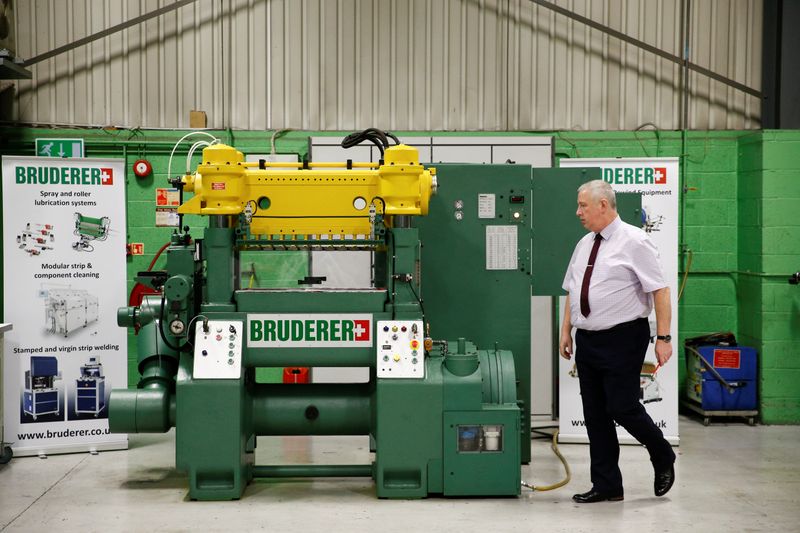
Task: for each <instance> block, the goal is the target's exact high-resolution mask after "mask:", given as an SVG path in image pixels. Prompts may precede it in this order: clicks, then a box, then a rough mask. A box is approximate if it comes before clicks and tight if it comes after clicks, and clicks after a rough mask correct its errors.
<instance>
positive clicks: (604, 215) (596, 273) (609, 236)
mask: <svg viewBox="0 0 800 533" xmlns="http://www.w3.org/2000/svg"><path fill="white" fill-rule="evenodd" d="M576 215H577V216H578V218H580V220H581V223H582V224H583V226H584V227H585V228H586V229H587V230H589V231H590V232H591V233H589V234H587V235H586V236H585V237H583V238H582V239H581V240H580V241H578V244H577V246H576V247H575V251H574V252H573V254H572V259H571V260H570V262H569V267H568V268H567V273H566V276H565V277H564V284H563V288H564V290H566V291H568V292H569V294H568V296H567V304H566V306H565V309H564V323H563V326H562V328H561V339H560V342H559V352H560V354H561V356H562V357H564V358H565V359H570V358H571V357H572V354H573V353H575V363H576V365H577V368H578V379H579V381H580V387H581V400H582V402H583V414H584V417H585V421H586V431H587V434H588V437H589V453H590V456H591V479H592V488H591V490H589V491H588V492H585V493H582V494H575V495H574V496H573V497H572V499H573V500H575V501H576V502H578V503H593V502H600V501H619V500H622V499H623V498H624V491H623V487H622V474H621V472H620V469H619V441H618V440H617V431H616V427H615V422H617V423H619V424H620V425H621V426H622V427H624V428H625V429H626V430H627V431H628V433H630V434H631V435H632V436H633V437H634V438H635V439H636V440H638V441H639V442H641V443H642V444H644V445H645V447H646V448H647V451H648V452H649V453H650V461H651V462H652V463H653V468H654V470H655V482H654V491H655V494H656V496H663V495H664V494H666V493H667V491H669V489H670V488H671V487H672V484H673V482H674V481H675V470H674V466H673V465H674V462H675V453H674V452H673V451H672V448H671V446H670V445H669V443H668V442H667V441H666V439H664V435H663V434H662V433H661V430H660V429H659V428H658V427H657V426H656V425H655V423H654V422H653V420H652V418H650V415H648V414H647V411H645V409H644V406H643V405H642V404H641V403H640V402H639V387H640V384H639V374H640V372H641V370H642V363H643V362H644V356H645V353H646V352H647V346H648V344H649V342H650V340H651V338H650V326H649V322H648V320H647V317H648V316H649V315H650V311H651V310H652V309H653V305H655V310H656V330H657V331H656V335H657V336H656V347H655V350H656V358H657V359H658V364H659V365H664V364H666V362H667V361H669V358H670V357H671V356H672V345H671V344H670V341H671V340H672V339H671V337H670V334H669V328H670V320H671V308H670V299H669V287H668V286H667V283H666V282H665V281H664V274H663V272H662V269H661V264H660V263H659V260H658V250H657V249H656V247H655V246H654V245H653V243H652V242H650V239H649V237H648V236H647V234H646V233H645V232H644V231H642V230H641V229H639V228H636V227H634V226H631V225H630V224H626V223H625V222H623V221H622V219H620V218H619V215H617V206H616V196H615V195H614V190H613V189H612V188H611V186H610V185H609V184H608V183H606V182H605V181H603V180H594V181H590V182H587V183H584V184H583V185H581V187H580V188H579V189H578V210H577V212H576ZM573 327H574V328H577V331H576V333H575V349H574V350H573V345H572V328H573Z"/></svg>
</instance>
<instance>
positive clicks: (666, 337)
mask: <svg viewBox="0 0 800 533" xmlns="http://www.w3.org/2000/svg"><path fill="white" fill-rule="evenodd" d="M656 339H658V340H660V341H664V342H669V341H671V340H672V335H656Z"/></svg>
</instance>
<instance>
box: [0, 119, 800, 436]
mask: <svg viewBox="0 0 800 533" xmlns="http://www.w3.org/2000/svg"><path fill="white" fill-rule="evenodd" d="M185 133H187V132H186V131H171V130H170V131H168V130H115V129H112V130H85V129H58V130H49V129H28V128H25V129H20V128H0V153H3V154H20V155H33V139H34V138H35V137H46V136H58V137H72V136H75V137H83V138H84V139H85V140H86V155H87V157H124V158H125V159H126V162H127V165H126V166H127V168H128V169H130V167H131V165H132V163H133V161H135V160H136V159H139V158H146V159H148V160H149V161H150V162H151V163H152V164H153V168H154V173H153V175H152V176H151V177H149V178H146V179H144V180H138V179H136V178H135V177H134V175H133V173H132V172H131V171H130V170H129V173H128V177H127V198H128V228H127V231H128V236H129V242H143V243H144V244H145V255H144V256H138V257H132V258H129V259H128V279H129V288H130V287H131V286H132V281H131V280H132V277H133V275H134V274H135V273H136V272H138V271H140V270H144V269H146V268H147V265H148V264H149V263H150V261H151V260H152V258H153V256H154V254H155V252H156V251H157V250H158V248H159V247H160V246H161V244H163V243H164V242H166V241H167V240H168V238H169V233H170V230H169V229H165V228H155V227H154V219H155V214H154V209H153V207H154V203H155V191H154V190H155V188H156V187H163V186H166V178H167V162H168V158H169V154H170V150H172V147H173V146H174V144H175V142H176V141H177V140H178V139H180V137H182V136H183V135H184V134H185ZM210 133H212V134H214V135H216V136H218V137H220V138H221V140H222V141H223V142H226V143H228V144H232V145H234V146H236V147H237V148H238V149H239V150H241V151H243V152H245V153H256V152H258V153H268V152H269V151H270V137H271V136H272V132H271V131H266V132H250V131H248V132H242V131H211V132H210ZM323 134H325V135H327V134H330V135H333V136H337V137H341V136H342V134H341V133H339V132H324V133H320V132H309V131H289V132H286V133H283V134H281V135H279V136H277V139H276V148H277V151H278V152H280V153H298V154H300V155H301V156H304V155H306V154H307V149H308V145H307V138H308V136H309V135H323ZM451 134H453V135H474V134H480V135H508V134H509V133H502V132H498V133H489V134H487V133H484V132H475V133H456V132H452V133H451ZM511 134H512V135H552V134H553V133H547V132H536V133H528V132H514V133H511ZM398 135H399V136H400V137H401V138H402V132H400V133H398ZM555 136H556V153H557V158H559V159H560V158H565V157H643V156H644V157H651V156H672V157H681V160H682V164H683V183H684V186H685V187H686V188H687V192H686V194H685V195H684V198H683V200H682V215H683V216H682V223H683V224H682V227H681V233H680V235H681V243H682V254H681V258H680V261H681V271H682V272H681V275H683V273H684V272H685V271H686V270H689V275H688V276H687V278H686V283H685V288H684V292H683V296H682V298H681V302H680V322H679V327H680V332H679V335H680V342H679V343H677V344H676V351H677V352H678V355H679V360H678V363H679V364H680V372H681V380H683V376H684V375H685V371H684V363H683V353H682V349H681V346H682V341H683V339H685V338H687V337H692V336H696V335H701V334H706V333H712V332H717V331H733V332H734V333H735V334H736V335H737V338H738V340H739V342H740V343H741V344H746V345H751V346H754V347H756V348H757V349H758V351H759V354H760V370H761V380H760V397H761V405H762V411H763V415H762V418H763V420H764V421H765V422H767V423H800V287H796V286H792V285H789V284H788V283H787V278H788V276H789V275H790V274H791V273H792V272H795V271H797V270H800V233H798V229H800V228H798V227H797V226H798V224H800V222H798V219H797V218H796V217H793V216H792V215H793V211H795V210H796V209H797V208H796V206H797V205H798V201H800V157H798V155H799V154H800V132H797V131H763V132H761V131H759V132H750V131H745V132H742V131H693V132H686V134H685V137H684V135H683V134H682V133H681V132H674V131H657V130H642V131H636V132H574V131H570V132H556V133H555ZM198 138H199V137H198ZM189 146H190V144H189V143H184V144H182V145H181V147H180V148H179V149H178V151H177V152H176V154H175V158H174V160H173V165H172V173H173V175H176V174H178V173H179V172H180V171H182V170H183V169H185V158H186V153H187V151H188V148H189ZM198 161H199V154H198V155H196V156H195V157H194V160H193V162H192V165H193V166H194V165H196V164H197V162H198ZM185 224H188V225H189V226H190V227H191V228H192V230H193V232H194V234H195V235H199V234H200V233H199V231H200V229H201V228H202V227H203V225H204V224H203V221H202V220H200V219H199V217H186V219H185ZM156 268H158V265H156ZM290 277H292V276H290ZM279 278H280V276H279V275H277V274H276V275H275V280H274V283H278V284H280V283H281V280H280V279H279ZM292 281H293V280H287V283H291V282H292ZM134 362H135V355H134V356H133V357H132V359H131V365H130V366H131V368H130V381H131V383H135V382H136V380H137V377H138V375H137V372H136V369H135V368H134V366H133V364H134ZM273 377H276V376H273Z"/></svg>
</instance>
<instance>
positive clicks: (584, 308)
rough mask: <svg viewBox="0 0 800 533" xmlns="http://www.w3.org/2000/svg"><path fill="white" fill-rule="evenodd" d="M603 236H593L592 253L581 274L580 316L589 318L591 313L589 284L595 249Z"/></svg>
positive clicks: (598, 246) (595, 257)
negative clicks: (584, 270)
mask: <svg viewBox="0 0 800 533" xmlns="http://www.w3.org/2000/svg"><path fill="white" fill-rule="evenodd" d="M602 240H603V236H602V235H600V234H599V233H598V234H597V235H595V236H594V246H592V253H590V254H589V262H588V263H587V264H586V272H584V273H583V283H582V284H581V314H582V315H583V316H585V317H588V316H589V313H591V312H592V310H591V309H589V282H590V281H591V280H592V271H593V270H594V261H595V259H597V249H598V248H600V241H602Z"/></svg>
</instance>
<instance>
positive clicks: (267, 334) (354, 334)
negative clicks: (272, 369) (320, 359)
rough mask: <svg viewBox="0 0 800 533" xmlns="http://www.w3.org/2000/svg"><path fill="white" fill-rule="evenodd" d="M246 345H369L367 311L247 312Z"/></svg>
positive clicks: (306, 346) (324, 346)
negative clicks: (365, 312) (320, 312)
mask: <svg viewBox="0 0 800 533" xmlns="http://www.w3.org/2000/svg"><path fill="white" fill-rule="evenodd" d="M247 332H248V335H247V347H248V348H267V347H270V348H352V347H356V348H370V347H372V315H370V314H348V313H335V314H331V313H327V314H318V313H317V314H308V313H304V314H296V313H294V314H249V315H247Z"/></svg>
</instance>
